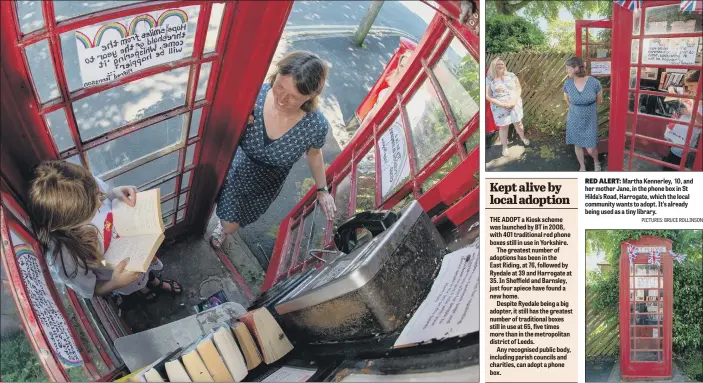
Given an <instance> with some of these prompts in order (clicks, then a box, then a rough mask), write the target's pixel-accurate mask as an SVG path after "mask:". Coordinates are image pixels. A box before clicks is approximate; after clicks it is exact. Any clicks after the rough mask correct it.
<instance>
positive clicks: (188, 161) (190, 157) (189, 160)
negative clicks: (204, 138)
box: [183, 144, 197, 166]
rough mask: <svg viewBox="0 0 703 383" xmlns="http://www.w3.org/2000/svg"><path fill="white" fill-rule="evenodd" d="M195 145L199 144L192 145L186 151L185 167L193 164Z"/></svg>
mask: <svg viewBox="0 0 703 383" xmlns="http://www.w3.org/2000/svg"><path fill="white" fill-rule="evenodd" d="M195 145H197V144H192V145H190V146H188V149H187V150H186V162H185V164H183V166H188V165H192V164H193V157H194V156H195Z"/></svg>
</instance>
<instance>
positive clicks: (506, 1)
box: [486, 0, 612, 21]
mask: <svg viewBox="0 0 703 383" xmlns="http://www.w3.org/2000/svg"><path fill="white" fill-rule="evenodd" d="M562 9H565V10H566V11H568V12H569V13H571V15H572V16H573V17H574V19H576V20H578V19H583V18H584V17H585V16H586V15H589V14H590V15H597V16H607V15H608V14H610V12H612V11H611V10H612V1H611V0H589V1H545V0H542V1H535V0H489V1H487V2H486V17H487V18H486V20H490V19H491V18H492V17H493V16H495V15H497V14H501V15H515V14H516V13H517V12H519V11H522V12H521V13H522V14H523V15H524V16H525V18H527V19H529V20H531V21H536V20H537V19H538V18H540V17H543V18H545V19H546V20H547V21H554V20H559V12H560V11H561V10H562Z"/></svg>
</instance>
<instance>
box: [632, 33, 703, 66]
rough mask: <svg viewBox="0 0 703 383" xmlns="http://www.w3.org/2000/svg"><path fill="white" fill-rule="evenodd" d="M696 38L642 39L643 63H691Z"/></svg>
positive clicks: (696, 51)
mask: <svg viewBox="0 0 703 383" xmlns="http://www.w3.org/2000/svg"><path fill="white" fill-rule="evenodd" d="M697 53H698V38H695V37H694V38H669V39H644V54H643V56H642V63H643V64H665V65H692V64H695V63H696V55H697Z"/></svg>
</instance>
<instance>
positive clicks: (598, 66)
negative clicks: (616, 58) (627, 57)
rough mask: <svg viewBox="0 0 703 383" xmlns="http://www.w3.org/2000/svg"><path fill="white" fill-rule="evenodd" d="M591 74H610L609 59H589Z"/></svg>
mask: <svg viewBox="0 0 703 383" xmlns="http://www.w3.org/2000/svg"><path fill="white" fill-rule="evenodd" d="M591 75H593V76H597V75H610V61H591Z"/></svg>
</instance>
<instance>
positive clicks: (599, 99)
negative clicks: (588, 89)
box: [596, 90, 603, 105]
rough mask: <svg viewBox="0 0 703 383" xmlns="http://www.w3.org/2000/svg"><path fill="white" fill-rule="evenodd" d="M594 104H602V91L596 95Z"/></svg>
mask: <svg viewBox="0 0 703 383" xmlns="http://www.w3.org/2000/svg"><path fill="white" fill-rule="evenodd" d="M596 102H597V103H598V104H599V105H600V104H602V103H603V90H601V91H600V92H598V94H597V95H596Z"/></svg>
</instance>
